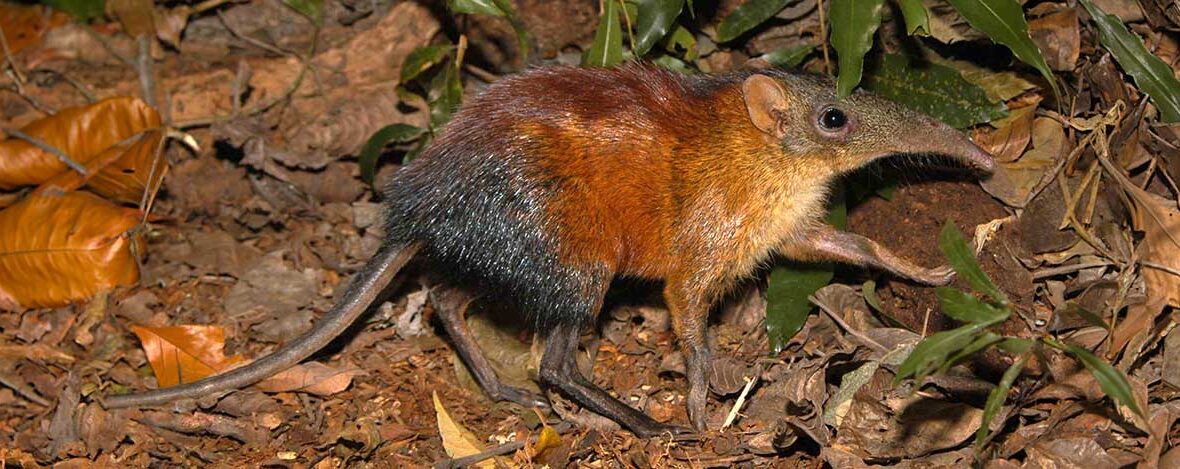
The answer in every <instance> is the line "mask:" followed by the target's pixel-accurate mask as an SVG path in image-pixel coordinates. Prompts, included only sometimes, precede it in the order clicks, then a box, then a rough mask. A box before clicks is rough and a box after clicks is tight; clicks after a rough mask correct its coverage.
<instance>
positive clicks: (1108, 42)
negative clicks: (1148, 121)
mask: <svg viewBox="0 0 1180 469" xmlns="http://www.w3.org/2000/svg"><path fill="white" fill-rule="evenodd" d="M1081 3H1082V5H1083V6H1085V7H1086V11H1088V12H1090V16H1092V17H1093V18H1094V23H1096V24H1097V25H1098V39H1099V41H1100V42H1101V43H1102V47H1105V48H1106V50H1109V51H1110V53H1111V55H1113V56H1114V60H1115V61H1117V62H1118V63H1119V66H1121V67H1123V70H1125V71H1126V72H1127V73H1128V74H1130V75H1131V76H1132V77H1133V78H1135V84H1136V85H1139V89H1141V90H1143V92H1144V93H1147V95H1148V96H1151V101H1152V103H1154V104H1155V107H1156V109H1159V111H1160V118H1161V120H1162V121H1164V122H1165V123H1175V122H1180V81H1178V80H1176V75H1175V72H1173V71H1172V67H1169V66H1168V64H1167V63H1164V61H1163V60H1160V58H1159V57H1156V56H1155V55H1153V54H1152V53H1151V52H1148V50H1147V48H1146V47H1144V46H1143V40H1142V39H1140V38H1139V36H1137V35H1135V34H1134V33H1132V32H1131V31H1129V30H1127V26H1126V25H1125V24H1123V21H1122V20H1120V19H1119V18H1118V17H1117V16H1114V15H1110V14H1107V13H1106V12H1103V11H1102V10H1101V9H1100V8H1098V7H1097V6H1094V4H1093V3H1091V2H1090V1H1089V0H1081Z"/></svg>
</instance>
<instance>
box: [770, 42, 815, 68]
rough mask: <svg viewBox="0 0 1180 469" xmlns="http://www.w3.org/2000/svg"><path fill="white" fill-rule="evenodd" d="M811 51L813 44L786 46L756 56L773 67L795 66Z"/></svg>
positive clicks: (813, 48)
mask: <svg viewBox="0 0 1180 469" xmlns="http://www.w3.org/2000/svg"><path fill="white" fill-rule="evenodd" d="M813 51H815V44H804V45H800V46H787V47H781V48H779V49H775V50H773V51H770V52H767V53H765V54H762V55H761V56H759V57H758V58H760V59H762V60H765V61H767V62H769V63H770V64H771V65H774V66H775V67H783V68H795V67H798V66H799V64H801V63H803V59H806V58H807V56H808V55H811V53H812V52H813Z"/></svg>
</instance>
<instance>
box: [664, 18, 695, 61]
mask: <svg viewBox="0 0 1180 469" xmlns="http://www.w3.org/2000/svg"><path fill="white" fill-rule="evenodd" d="M664 50H666V51H668V52H669V53H672V54H678V55H680V56H682V57H684V60H687V61H690V62H691V61H693V60H696V59H698V58H700V55H701V54H700V51H698V50H697V38H696V36H694V35H693V34H692V31H689V30H688V28H685V27H684V26H680V25H676V27H675V28H673V29H672V32H671V33H668V35H667V36H666V37H664Z"/></svg>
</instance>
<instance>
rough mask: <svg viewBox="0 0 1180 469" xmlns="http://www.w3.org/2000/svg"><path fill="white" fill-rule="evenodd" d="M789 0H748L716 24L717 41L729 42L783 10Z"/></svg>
mask: <svg viewBox="0 0 1180 469" xmlns="http://www.w3.org/2000/svg"><path fill="white" fill-rule="evenodd" d="M788 3H791V0H748V1H747V2H745V3H742V4H741V5H738V7H737V8H736V9H734V10H733V12H732V13H730V14H729V16H726V17H725V19H723V20H721V24H720V25H718V26H717V42H729V41H732V40H734V39H737V38H738V36H741V35H742V34H745V32H746V31H749V30H751V29H754V27H756V26H758V25H760V24H762V23H764V22H766V20H768V19H770V18H772V17H774V15H776V14H778V12H780V11H783V8H786V7H787V4H788Z"/></svg>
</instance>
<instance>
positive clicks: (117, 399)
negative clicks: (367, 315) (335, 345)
mask: <svg viewBox="0 0 1180 469" xmlns="http://www.w3.org/2000/svg"><path fill="white" fill-rule="evenodd" d="M418 248H419V244H418V243H410V244H399V245H392V246H382V248H381V249H380V250H379V251H377V253H376V254H374V255H373V258H372V259H369V262H368V263H366V264H365V266H364V268H362V269H361V271H360V272H359V273H357V275H356V276H355V277H353V279H352V283H350V284H349V286H348V290H347V291H346V292H345V293H344V298H342V299H341V300H340V302H339V303H337V304H336V306H334V307H332V310H331V311H328V313H327V314H325V315H324V316H323V317H321V318H320V320H319V321H317V322H316V324H315V325H313V326H312V328H311V330H309V331H307V332H305V333H304V334H303V335H302V336H299V338H297V339H295V340H294V341H292V342H290V343H288V344H286V345H284V346H282V347H280V348H279V350H277V351H275V352H274V353H272V354H270V355H267V356H265V357H262V358H260V359H258V360H255V361H253V362H251V363H249V364H247V365H245V366H242V367H239V368H234V369H232V370H230V371H227V372H225V373H222V374H219V375H216V376H210V377H208V378H205V379H202V380H200V381H196V382H192V383H188V384H182V385H179V386H173V387H169V388H164V389H156V390H154V391H148V392H144V393H139V394H128V395H123V396H110V397H106V398H103V399H100V400H99V402H100V403H101V404H102V405H103V407H106V408H108V409H114V408H120V407H141V406H150V405H159V404H164V403H167V402H171V401H174V400H177V399H184V398H199V397H204V396H207V395H210V394H214V393H220V392H225V391H230V390H234V389H240V388H243V387H246V386H249V385H251V384H254V383H257V382H259V381H262V380H264V379H266V378H268V377H270V376H272V375H274V374H275V373H278V372H280V371H283V370H286V369H287V368H290V367H292V366H294V365H295V364H297V363H299V362H301V361H303V360H304V359H306V358H307V357H309V356H311V355H312V354H313V353H316V352H317V351H319V350H320V349H321V348H323V347H324V346H325V345H328V343H329V342H331V341H332V340H333V339H335V338H336V336H339V335H340V334H341V333H343V332H344V330H345V329H347V328H348V326H349V325H351V324H352V323H353V321H355V320H356V318H357V317H358V316H360V315H361V313H363V312H365V310H366V309H368V307H369V304H371V303H372V302H373V300H375V299H376V298H377V295H378V294H380V293H381V290H382V289H384V288H385V286H386V285H388V284H389V282H390V281H392V280H393V277H394V276H396V275H397V273H398V272H399V271H400V270H401V269H402V267H404V266H405V265H406V263H407V262H409V261H410V258H412V257H414V254H415V253H416V252H418Z"/></svg>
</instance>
